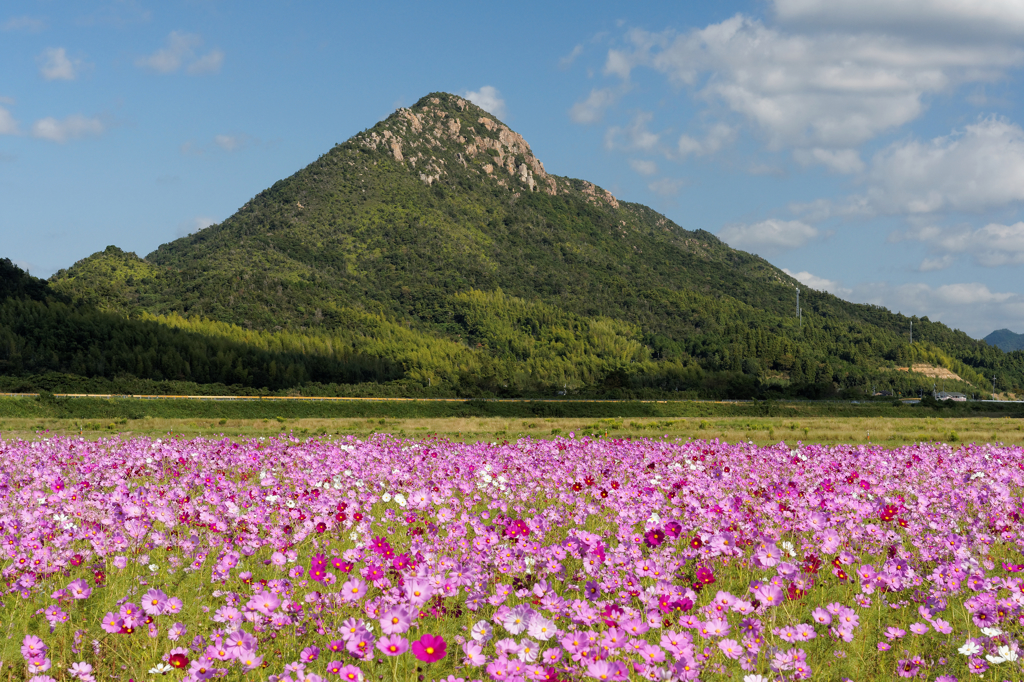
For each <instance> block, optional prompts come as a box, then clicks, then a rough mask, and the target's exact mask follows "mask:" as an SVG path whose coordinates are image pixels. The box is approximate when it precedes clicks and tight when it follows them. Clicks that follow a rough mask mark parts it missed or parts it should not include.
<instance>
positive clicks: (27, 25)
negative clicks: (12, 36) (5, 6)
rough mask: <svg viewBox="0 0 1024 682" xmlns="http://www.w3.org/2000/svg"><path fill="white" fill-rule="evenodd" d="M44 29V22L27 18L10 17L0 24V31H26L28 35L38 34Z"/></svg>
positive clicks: (35, 18)
mask: <svg viewBox="0 0 1024 682" xmlns="http://www.w3.org/2000/svg"><path fill="white" fill-rule="evenodd" d="M45 28H46V21H45V20H43V19H39V18H38V17H29V16H22V17H11V18H10V19H8V20H7V21H5V22H4V23H3V24H0V30H4V31H27V32H29V33H38V32H39V31H42V30H43V29H45Z"/></svg>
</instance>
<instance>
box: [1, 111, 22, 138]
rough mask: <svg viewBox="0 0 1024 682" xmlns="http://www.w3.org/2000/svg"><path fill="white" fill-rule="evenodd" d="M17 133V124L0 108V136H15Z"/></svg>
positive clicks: (12, 117)
mask: <svg viewBox="0 0 1024 682" xmlns="http://www.w3.org/2000/svg"><path fill="white" fill-rule="evenodd" d="M19 132H20V131H19V130H18V122H17V121H15V120H14V116H12V115H11V112H9V111H7V109H5V108H3V107H0V135H17V134H18V133H19Z"/></svg>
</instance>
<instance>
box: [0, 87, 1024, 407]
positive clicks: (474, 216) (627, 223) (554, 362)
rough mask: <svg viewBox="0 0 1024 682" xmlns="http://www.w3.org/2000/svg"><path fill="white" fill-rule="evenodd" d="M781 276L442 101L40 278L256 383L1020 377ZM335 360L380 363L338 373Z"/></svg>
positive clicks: (978, 353) (623, 388)
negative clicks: (164, 232)
mask: <svg viewBox="0 0 1024 682" xmlns="http://www.w3.org/2000/svg"><path fill="white" fill-rule="evenodd" d="M796 286H798V282H797V281H796V280H794V279H792V278H791V277H789V276H788V275H786V274H785V273H784V272H782V271H781V270H779V269H778V268H775V267H774V266H772V265H771V264H770V263H768V262H767V261H765V260H764V259H762V258H760V257H758V256H756V255H752V254H749V253H745V252H742V251H737V250H735V249H732V248H730V247H729V246H728V245H726V244H724V243H723V242H722V241H720V240H719V239H718V238H717V237H715V236H714V235H712V234H710V233H708V232H706V231H704V230H701V229H692V230H691V229H684V228H683V227H681V226H679V225H677V224H676V223H674V222H673V221H671V220H669V219H668V218H666V217H665V216H663V215H661V214H659V213H657V212H655V211H653V210H652V209H650V208H648V207H646V206H642V205H640V204H634V203H629V202H625V201H621V200H619V199H617V198H616V197H614V196H612V194H611V193H610V192H608V191H607V190H604V189H602V188H600V187H597V186H595V185H593V184H592V183H590V182H587V181H585V180H578V179H572V178H566V177H562V176H558V175H554V174H552V173H549V172H548V171H547V169H546V168H545V167H544V165H543V163H541V161H540V160H539V159H538V158H537V157H536V156H535V155H534V153H533V150H532V149H531V147H530V145H529V144H528V143H527V142H526V140H524V139H523V138H522V136H520V135H519V134H518V133H516V132H514V131H512V130H511V129H509V128H508V127H507V126H506V125H504V124H503V123H502V122H501V121H499V120H498V119H497V118H495V117H494V116H492V115H490V114H489V113H487V112H485V111H483V110H482V109H480V108H479V107H477V106H475V105H474V104H472V103H470V102H468V101H466V100H464V99H462V98H460V97H457V96H454V95H449V94H445V93H434V94H431V95H428V96H426V97H424V98H423V99H421V100H420V101H419V102H417V103H416V104H415V105H414V106H413V107H411V108H409V109H399V110H397V111H396V112H394V113H393V114H392V115H391V116H389V117H388V118H387V119H386V120H384V121H381V122H380V123H378V124H377V125H375V126H374V127H373V128H370V129H368V130H365V131H363V132H361V133H359V134H357V135H355V136H354V137H352V138H351V139H349V140H348V141H346V142H344V143H342V144H339V145H336V146H335V147H334V148H333V149H331V150H329V151H328V152H327V153H326V154H324V155H322V156H321V157H320V158H319V159H317V160H316V161H314V162H313V163H311V164H310V165H309V166H307V167H306V168H304V169H302V170H300V171H298V172H297V173H295V174H294V175H292V176H291V177H289V178H286V179H284V180H281V181H279V182H277V183H275V184H274V185H273V186H272V187H270V188H268V189H266V190H264V191H263V192H260V193H259V194H257V195H256V196H255V197H253V198H252V199H251V200H250V201H249V202H247V203H246V204H245V205H244V206H242V207H241V208H240V209H239V210H238V211H237V212H236V213H235V214H234V215H232V216H231V217H229V218H228V219H226V220H225V221H224V222H223V223H220V224H217V225H212V226H210V227H208V228H206V229H204V230H202V231H200V232H197V233H195V234H193V235H190V236H188V237H184V238H182V239H179V240H176V241H174V242H171V243H169V244H164V245H162V246H160V247H159V248H158V249H157V250H156V251H154V252H153V253H151V254H149V255H147V256H146V257H145V258H139V257H138V256H137V255H135V254H132V253H126V252H124V251H122V250H120V249H118V248H117V247H113V246H112V247H108V248H107V249H105V250H104V251H101V252H97V253H95V254H93V255H92V256H89V257H88V258H86V259H84V260H82V261H80V262H78V263H76V264H75V265H74V266H73V267H71V268H69V269H67V270H62V271H60V272H58V273H57V274H56V275H54V276H53V277H52V278H51V280H50V282H49V289H50V291H51V292H52V294H53V295H54V296H58V295H59V296H63V297H65V299H66V300H69V301H72V302H73V303H72V305H73V306H75V309H76V310H86V309H88V310H89V311H91V312H90V313H89V314H90V315H93V314H95V315H107V316H113V317H112V318H109V319H115V318H116V319H129V320H139V321H143V322H145V323H147V324H154V325H163V326H164V327H167V328H172V329H176V330H182V331H188V332H189V334H191V335H192V336H191V337H190V338H195V339H205V338H214V337H215V338H219V339H223V340H230V342H231V343H233V344H235V347H236V349H241V348H250V347H257V348H259V349H261V351H265V352H285V351H287V352H288V353H290V354H291V355H290V356H289V357H290V361H289V362H290V364H289V367H291V370H290V371H287V372H286V371H284V370H283V369H282V368H281V365H280V363H277V364H275V367H276V369H275V370H274V371H270V365H269V364H268V363H264V364H262V365H259V366H258V367H256V366H254V367H249V366H248V365H247V364H246V363H247V362H248V360H245V359H244V358H242V357H241V356H239V359H238V361H237V362H236V363H235V364H234V365H233V369H232V371H231V372H226V373H225V372H221V377H222V378H221V379H219V381H221V382H222V383H225V384H231V383H237V384H239V385H241V386H247V387H251V388H268V389H270V390H283V389H285V388H288V387H295V386H304V387H305V389H304V390H311V389H310V385H311V384H318V385H320V386H321V387H320V388H319V389H316V390H338V391H350V390H355V389H353V388H352V385H353V384H363V383H366V382H370V383H375V384H378V385H381V384H386V385H389V386H392V387H397V388H395V390H400V391H404V392H407V393H417V392H424V391H425V392H428V393H431V392H434V393H436V392H445V391H447V392H449V393H454V394H458V395H552V394H553V393H555V392H560V391H568V392H573V391H575V392H577V393H579V394H588V395H649V396H651V395H678V392H680V391H681V392H684V394H688V395H693V396H698V395H699V396H706V397H724V396H732V397H750V396H751V395H771V394H787V393H788V394H800V395H806V396H812V397H814V396H825V395H832V394H834V392H835V391H836V390H847V391H854V392H856V391H862V390H864V389H865V388H869V387H874V388H877V389H879V390H881V389H883V388H888V389H890V390H894V391H904V392H910V391H912V390H914V389H915V388H916V387H917V386H918V385H924V384H925V383H927V384H928V386H929V387H930V383H929V382H930V380H926V379H925V378H924V377H920V376H917V375H916V374H914V373H906V372H896V371H894V370H895V369H896V368H897V367H900V366H903V367H907V366H912V365H913V364H914V363H930V364H934V365H941V366H944V367H947V368H948V369H950V370H952V371H953V372H955V373H956V374H957V375H959V376H960V377H962V378H963V379H964V380H965V381H966V382H968V384H965V385H964V386H962V388H963V389H964V390H969V388H970V386H969V384H974V385H976V386H980V385H986V384H987V382H985V381H984V379H983V375H984V376H990V375H992V374H996V375H998V376H999V377H1000V378H1001V383H1000V385H1002V386H1018V387H1019V386H1024V354H1022V355H1021V356H1019V357H1018V356H1015V355H1007V354H1005V353H1003V352H1001V351H999V350H998V349H994V348H992V347H991V346H989V345H987V344H984V343H981V342H978V341H975V340H973V339H970V338H969V337H967V336H966V335H965V334H963V333H962V332H958V331H953V330H951V329H949V328H947V327H945V326H944V325H941V324H938V323H932V322H930V321H929V320H928V319H927V318H921V319H918V318H907V317H904V316H902V315H893V314H891V313H889V312H888V311H886V310H884V309H882V308H879V307H877V306H869V305H855V304H851V303H847V302H845V301H842V300H841V299H839V298H836V297H835V296H833V295H831V294H828V293H826V292H816V291H809V290H803V289H802V287H801V289H802V292H801V305H802V307H803V315H802V321H800V320H798V319H797V318H796V315H795V292H794V288H795V287H796ZM37 304H38V305H42V303H39V302H37ZM83 314H84V313H83ZM97 319H99V318H97ZM104 319H107V318H104ZM911 320H913V322H914V337H915V343H914V344H913V345H910V344H909V343H908V342H907V337H906V331H907V329H908V327H909V323H910V321H911ZM32 343H37V344H38V343H42V341H36V342H32ZM32 343H29V342H28V341H25V342H24V343H22V346H23V348H24V349H25V351H24V352H21V354H20V357H21V358H22V360H21V361H20V363H21V364H18V365H17V368H15V369H10V370H9V373H13V372H21V373H27V372H36V373H39V372H42V371H44V370H45V371H57V372H69V371H70V370H69V369H68V368H69V367H71V366H72V365H74V366H76V367H79V369H81V367H82V364H81V363H78V364H77V365H75V364H74V363H73V362H72V361H71V360H68V359H67V358H66V357H65V356H64V355H62V354H61V351H60V350H59V349H56V350H54V349H51V350H52V352H49V353H44V352H36V353H29V352H28V350H30V349H31V348H35V346H32ZM44 345H45V344H44ZM108 345H109V344H108ZM200 345H201V344H200ZM126 347H129V346H128V345H126ZM47 348H49V347H47ZM83 352H84V351H83ZM89 352H94V353H99V354H100V355H103V353H105V352H107V351H106V349H105V347H104V348H100V349H93V350H90V351H89ZM205 352H207V351H203V352H202V353H200V352H199V351H195V352H192V351H191V350H189V349H188V348H181V349H177V350H175V352H174V354H176V355H177V356H178V357H179V359H180V361H173V360H167V359H164V360H162V364H161V367H164V368H165V369H159V370H158V369H155V368H154V369H149V368H147V367H146V366H143V367H140V368H136V369H130V368H127V365H128V362H129V361H128V357H129V356H128V355H122V356H118V358H120V359H117V358H110V359H109V361H107V362H106V363H105V364H104V363H94V365H93V367H94V369H93V370H92V371H93V373H94V374H101V375H102V376H106V377H108V378H109V377H113V376H114V374H113V370H112V369H110V367H111V366H115V365H116V366H117V367H120V368H121V369H120V370H119V371H121V372H122V375H124V376H134V377H149V378H153V379H161V378H163V379H167V378H174V379H176V380H181V381H195V382H196V383H199V384H203V383H207V381H206V379H208V378H209V377H210V376H212V375H211V374H210V373H209V372H207V373H205V374H204V373H203V370H202V368H203V367H206V366H207V365H208V362H207V360H205V359H204V358H205V357H206V356H205V355H204V354H203V353H205ZM237 352H238V353H241V351H240V350H237ZM190 353H191V354H190ZM166 354H168V357H170V356H171V355H173V354H170V352H169V351H167V353H166ZM65 355H66V354H65ZM28 357H31V359H32V360H31V362H27V361H26V360H25V358H28ZM246 357H248V356H246ZM268 357H269V356H268ZM303 357H305V358H310V359H309V360H308V363H309V367H307V361H303V360H301V358H303ZM47 358H49V359H47ZM314 360H316V362H320V364H319V365H316V362H314ZM321 361H323V362H321ZM350 361H351V362H352V363H355V364H356V365H358V367H369V366H370V365H367V364H366V363H370V364H371V365H372V364H373V363H377V365H376V366H377V367H378V368H383V367H386V368H387V369H386V370H385V369H380V370H379V371H373V372H371V371H363V370H360V371H353V372H348V373H347V374H346V373H345V372H342V371H338V370H337V368H339V367H345V366H347V365H346V364H345V363H347V362H350ZM253 362H257V364H258V362H262V361H256V360H253ZM332 363H333V364H332ZM360 363H362V364H360ZM314 365H316V367H319V369H316V368H315V367H314ZM100 366H102V367H103V370H102V372H101V371H100V370H99V369H96V368H99V367H100ZM328 366H330V367H335V368H336V369H335V370H330V371H328V370H327V369H325V368H326V367H328ZM10 367H15V366H14V365H10ZM261 368H262V369H261ZM168 370H170V374H168ZM314 370H315V371H314ZM332 372H333V373H332ZM72 373H73V374H76V375H77V374H79V373H80V372H72ZM346 377H347V378H346ZM353 377H356V378H360V377H361V379H360V380H359V381H356V380H354V379H353ZM328 384H347V385H348V386H347V387H344V388H335V389H324V388H323V385H328Z"/></svg>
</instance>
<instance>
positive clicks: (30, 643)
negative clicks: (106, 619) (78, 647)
mask: <svg viewBox="0 0 1024 682" xmlns="http://www.w3.org/2000/svg"><path fill="white" fill-rule="evenodd" d="M119 629H120V628H119ZM47 649H48V647H47V646H46V644H45V643H44V642H43V640H42V639H40V638H39V637H36V636H35V635H25V638H24V639H23V640H21V655H22V657H23V658H24V659H25V660H26V661H27V660H29V659H32V658H39V657H40V656H43V655H45V654H46V651H47Z"/></svg>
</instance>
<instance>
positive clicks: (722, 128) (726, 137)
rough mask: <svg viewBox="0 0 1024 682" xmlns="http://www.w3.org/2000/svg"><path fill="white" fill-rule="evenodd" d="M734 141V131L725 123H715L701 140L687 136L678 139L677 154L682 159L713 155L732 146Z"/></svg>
mask: <svg viewBox="0 0 1024 682" xmlns="http://www.w3.org/2000/svg"><path fill="white" fill-rule="evenodd" d="M735 139H736V129H735V128H733V127H732V126H729V125H726V124H725V123H716V124H714V125H713V126H711V129H710V130H708V134H707V135H706V136H705V137H704V139H703V140H696V139H694V138H692V137H690V136H689V135H681V136H680V137H679V144H678V146H679V154H680V155H682V156H683V157H686V156H689V155H690V154H694V155H696V156H704V155H706V154H714V153H715V152H717V151H718V150H720V149H721V148H722V147H724V146H726V145H729V144H732V142H733V141H734V140H735Z"/></svg>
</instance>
